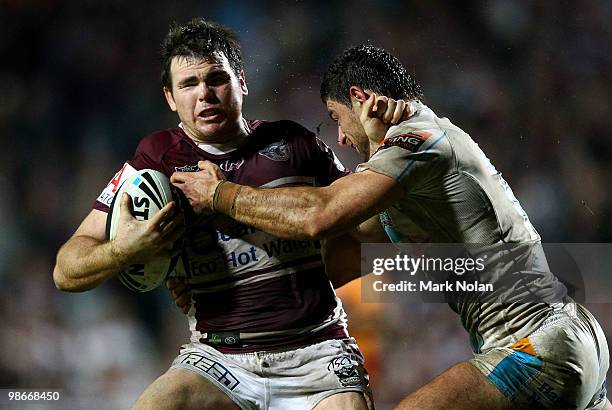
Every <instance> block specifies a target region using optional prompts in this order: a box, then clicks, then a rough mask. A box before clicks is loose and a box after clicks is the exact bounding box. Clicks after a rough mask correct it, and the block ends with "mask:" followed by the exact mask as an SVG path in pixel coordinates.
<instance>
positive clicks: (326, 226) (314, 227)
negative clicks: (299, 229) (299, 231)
mask: <svg viewBox="0 0 612 410" xmlns="http://www.w3.org/2000/svg"><path fill="white" fill-rule="evenodd" d="M336 231H337V229H336V220H335V218H333V217H331V216H329V215H326V214H325V212H317V213H316V214H315V216H314V217H313V218H312V219H311V223H310V224H309V226H308V228H307V231H306V234H307V235H308V239H311V240H320V239H328V238H330V237H332V236H334V234H335V233H336Z"/></svg>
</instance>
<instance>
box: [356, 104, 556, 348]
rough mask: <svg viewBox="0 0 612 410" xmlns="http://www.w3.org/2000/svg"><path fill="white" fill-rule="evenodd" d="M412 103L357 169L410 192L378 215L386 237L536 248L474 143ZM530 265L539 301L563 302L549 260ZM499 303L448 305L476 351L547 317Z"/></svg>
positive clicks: (531, 307) (531, 308)
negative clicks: (393, 181)
mask: <svg viewBox="0 0 612 410" xmlns="http://www.w3.org/2000/svg"><path fill="white" fill-rule="evenodd" d="M411 104H412V108H413V111H414V112H415V113H414V115H412V116H411V117H410V118H409V119H408V120H406V121H403V122H402V123H400V124H399V125H397V126H393V127H391V128H390V129H389V131H388V132H387V135H386V136H385V139H384V141H383V143H382V145H381V147H380V148H379V149H378V151H376V153H374V155H373V156H372V157H371V158H370V160H369V161H368V162H366V163H363V164H360V165H359V166H358V167H357V172H360V171H364V170H367V169H370V170H372V171H375V172H378V173H381V174H383V175H387V176H389V177H392V178H394V179H396V180H397V181H398V182H399V183H400V184H401V186H402V187H403V188H404V190H405V193H404V195H403V196H402V198H401V199H400V200H399V201H398V202H397V203H396V204H394V205H393V206H392V207H390V208H389V209H387V210H385V212H383V213H382V214H381V221H382V224H383V227H384V229H385V231H386V232H387V234H388V236H389V238H390V239H391V240H392V241H393V242H419V243H420V242H433V243H467V244H482V245H488V246H491V245H496V244H500V245H503V244H509V243H525V244H538V243H539V242H540V236H539V234H538V233H537V231H536V230H535V229H534V227H533V225H532V224H531V222H530V221H529V218H528V217H527V214H526V213H525V211H524V210H523V208H522V207H521V205H520V204H519V202H518V200H517V199H516V197H515V196H514V194H513V192H512V190H511V189H510V187H509V186H508V184H507V183H506V181H505V180H504V179H503V178H502V176H501V173H499V172H498V171H497V170H496V169H495V167H494V166H493V165H492V164H491V162H490V161H489V159H488V158H487V157H486V156H485V154H484V153H483V152H482V150H481V149H480V148H479V147H478V145H477V144H476V143H475V142H474V141H473V140H472V139H471V138H470V136H469V135H468V134H466V133H465V132H463V131H462V130H461V129H460V128H458V127H456V126H455V125H453V124H452V123H451V122H450V121H449V120H448V119H446V118H439V117H437V116H436V114H435V113H434V112H433V111H432V110H431V109H429V108H428V107H427V106H425V105H424V104H422V103H421V102H419V101H413V102H411ZM541 256H543V255H541ZM530 263H531V262H530ZM529 266H530V269H529V270H530V272H529V273H530V274H531V276H536V275H537V283H538V292H539V294H538V296H542V298H543V299H538V300H551V299H546V298H547V297H548V298H550V297H551V296H552V299H554V300H557V299H561V298H562V297H563V296H564V295H565V292H566V290H565V287H564V286H563V285H562V284H561V283H560V282H558V281H557V279H556V278H555V277H554V275H552V274H551V273H550V272H549V269H548V266H547V264H546V259H545V257H538V258H534V260H533V261H532V264H531V265H529ZM505 274H507V272H505V273H492V275H493V277H491V278H489V279H488V282H489V283H495V282H498V283H501V282H502V280H503V279H504V275H505ZM505 279H506V280H507V277H506V278H505ZM500 288H502V289H503V286H500ZM502 296H503V295H499V294H497V295H491V297H490V298H489V299H483V300H479V303H472V302H473V301H470V300H468V299H464V300H461V299H458V300H455V301H454V302H452V303H451V307H452V308H453V309H454V310H455V311H456V312H457V313H459V315H460V316H461V320H462V322H463V325H464V327H465V328H466V330H468V332H469V334H470V340H471V344H472V348H473V349H474V351H475V352H481V351H486V350H487V349H490V348H492V347H497V346H505V345H509V344H512V343H513V342H515V341H516V340H519V339H520V338H522V337H524V336H526V335H527V334H529V333H530V332H531V331H532V330H534V329H535V328H537V326H538V325H539V324H540V323H541V322H542V321H543V320H544V318H545V317H546V315H547V314H548V313H549V311H550V306H549V305H548V304H546V303H530V304H525V303H507V304H503V305H502V304H500V303H494V302H493V301H494V300H500V297H502ZM504 300H506V301H508V300H509V299H504ZM510 300H511V299H510ZM482 302H485V303H482Z"/></svg>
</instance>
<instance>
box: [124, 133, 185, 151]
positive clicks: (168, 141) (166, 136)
mask: <svg viewBox="0 0 612 410" xmlns="http://www.w3.org/2000/svg"><path fill="white" fill-rule="evenodd" d="M182 135H183V132H182V130H181V129H180V128H168V129H165V130H159V131H155V132H153V133H151V134H149V135H147V136H145V137H144V138H142V139H141V140H140V142H139V144H138V147H137V148H136V153H137V154H145V155H148V156H150V157H161V156H163V155H164V154H165V153H166V152H167V151H168V150H169V149H171V148H173V147H175V146H176V145H177V144H179V143H180V142H181V141H182V139H183V136H182Z"/></svg>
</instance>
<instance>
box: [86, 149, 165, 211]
mask: <svg viewBox="0 0 612 410" xmlns="http://www.w3.org/2000/svg"><path fill="white" fill-rule="evenodd" d="M149 151H150V141H149V140H147V139H143V140H141V142H140V143H139V144H138V147H137V148H136V152H135V153H134V157H133V158H132V159H129V160H127V161H126V162H125V164H123V166H122V167H121V169H120V170H119V171H118V172H117V173H116V174H115V175H114V176H113V178H112V179H111V180H110V181H109V183H108V184H107V185H106V187H105V188H104V190H103V191H102V192H101V193H100V195H99V196H98V198H96V200H95V202H94V204H93V209H97V210H99V211H102V212H108V211H109V209H110V205H111V203H112V202H113V199H114V198H115V194H116V193H117V190H118V189H119V187H120V186H121V184H122V183H123V181H125V180H126V179H128V178H129V177H130V176H131V175H133V174H134V173H135V172H136V171H138V170H141V169H145V168H150V169H157V170H159V168H160V166H159V163H158V161H155V160H154V159H153V158H152V156H151V155H150V153H149Z"/></svg>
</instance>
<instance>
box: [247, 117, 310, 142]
mask: <svg viewBox="0 0 612 410" xmlns="http://www.w3.org/2000/svg"><path fill="white" fill-rule="evenodd" d="M249 126H250V127H251V129H252V130H253V131H255V132H256V133H258V134H261V135H263V136H282V137H285V138H300V137H308V138H312V137H314V134H313V133H312V132H311V131H309V130H308V129H306V127H304V126H302V125H300V124H298V123H297V122H295V121H291V120H280V121H259V120H256V121H249Z"/></svg>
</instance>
